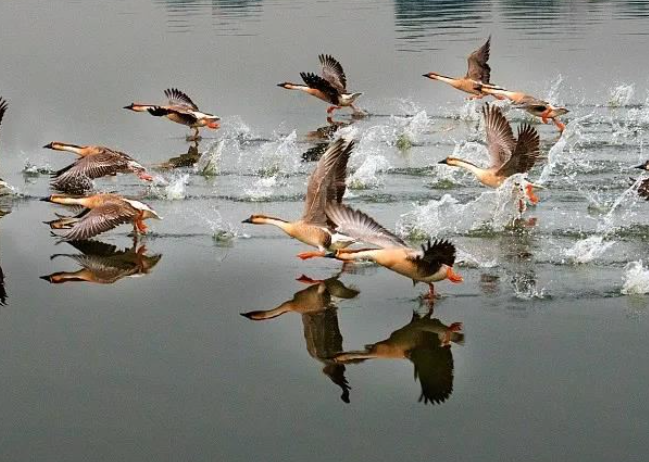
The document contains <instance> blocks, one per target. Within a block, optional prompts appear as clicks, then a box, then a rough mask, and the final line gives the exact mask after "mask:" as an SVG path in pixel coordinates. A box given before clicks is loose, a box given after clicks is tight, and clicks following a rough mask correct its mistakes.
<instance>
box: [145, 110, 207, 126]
mask: <svg viewBox="0 0 649 462" xmlns="http://www.w3.org/2000/svg"><path fill="white" fill-rule="evenodd" d="M147 111H148V112H149V114H151V115H152V116H156V117H164V116H173V117H175V118H176V119H178V120H179V121H180V122H181V123H183V124H185V125H193V124H194V123H196V121H197V120H198V119H197V117H196V115H195V114H194V113H193V112H191V111H192V110H191V109H189V108H186V109H183V108H182V107H181V108H179V109H174V108H170V107H162V106H154V107H152V108H151V109H147Z"/></svg>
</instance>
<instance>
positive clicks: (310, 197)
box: [302, 138, 351, 226]
mask: <svg viewBox="0 0 649 462" xmlns="http://www.w3.org/2000/svg"><path fill="white" fill-rule="evenodd" d="M350 143H351V141H350V140H347V139H345V138H339V139H338V140H336V141H334V142H332V143H331V144H330V145H329V147H328V148H327V150H326V151H325V153H324V154H323V156H322V157H321V158H320V160H319V161H318V164H317V165H316V168H315V170H314V171H313V173H312V174H311V177H310V178H309V184H308V186H307V190H306V199H305V205H304V214H303V215H302V219H303V220H304V221H305V222H307V223H312V224H317V225H323V226H324V225H326V224H327V217H326V215H325V205H326V203H327V195H328V190H329V184H330V183H331V181H332V175H333V174H334V173H335V171H336V170H335V169H336V164H337V163H338V161H339V160H340V156H341V155H343V154H346V152H347V148H348V146H349V144H350ZM346 155H349V154H348V153H347V154H346Z"/></svg>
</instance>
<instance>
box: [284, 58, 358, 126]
mask: <svg viewBox="0 0 649 462" xmlns="http://www.w3.org/2000/svg"><path fill="white" fill-rule="evenodd" d="M318 59H319V60H320V64H321V65H322V76H319V75H316V74H314V73H312V72H300V76H301V77H302V80H303V81H304V84H300V83H291V82H283V83H280V84H277V86H278V87H282V88H285V89H287V90H300V91H303V92H305V93H308V94H310V95H312V96H315V97H316V98H318V99H320V100H322V101H324V102H326V103H329V104H331V105H332V106H330V107H329V108H328V109H327V113H328V114H331V113H332V112H333V111H335V110H336V109H340V108H342V107H348V106H349V107H351V108H352V110H353V111H354V114H356V115H364V112H363V111H361V110H360V109H358V108H357V107H356V106H355V105H354V102H355V101H356V99H357V98H358V97H359V96H361V95H362V94H363V93H360V92H356V93H350V92H349V91H347V77H346V76H345V71H344V70H343V67H342V66H341V64H340V63H339V62H338V61H337V60H336V59H335V58H334V57H333V56H331V55H324V54H323V55H320V56H318Z"/></svg>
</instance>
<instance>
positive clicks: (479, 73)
mask: <svg viewBox="0 0 649 462" xmlns="http://www.w3.org/2000/svg"><path fill="white" fill-rule="evenodd" d="M490 48H491V35H490V36H489V38H488V39H487V41H486V42H485V43H484V45H482V46H481V47H480V48H478V49H477V50H475V51H474V52H473V53H471V54H470V55H469V58H468V64H469V69H468V71H467V73H466V77H467V78H469V79H471V80H477V81H478V82H482V83H489V80H490V79H491V67H489V64H487V62H488V61H489V50H490Z"/></svg>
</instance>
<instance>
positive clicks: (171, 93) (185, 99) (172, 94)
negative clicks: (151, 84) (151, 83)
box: [165, 88, 199, 111]
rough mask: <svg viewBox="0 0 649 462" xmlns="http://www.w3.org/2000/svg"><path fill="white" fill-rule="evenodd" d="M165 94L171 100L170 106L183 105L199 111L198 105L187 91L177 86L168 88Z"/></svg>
mask: <svg viewBox="0 0 649 462" xmlns="http://www.w3.org/2000/svg"><path fill="white" fill-rule="evenodd" d="M165 96H166V97H167V99H168V100H169V106H183V107H185V108H187V109H189V110H191V111H198V110H199V109H198V106H196V104H195V103H194V102H193V101H192V99H191V98H190V97H189V96H187V94H186V93H184V92H182V91H180V90H178V89H177V88H168V89H166V90H165Z"/></svg>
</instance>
